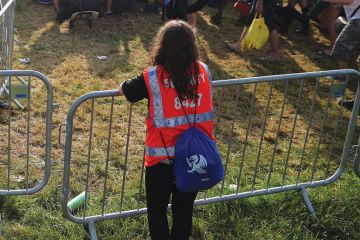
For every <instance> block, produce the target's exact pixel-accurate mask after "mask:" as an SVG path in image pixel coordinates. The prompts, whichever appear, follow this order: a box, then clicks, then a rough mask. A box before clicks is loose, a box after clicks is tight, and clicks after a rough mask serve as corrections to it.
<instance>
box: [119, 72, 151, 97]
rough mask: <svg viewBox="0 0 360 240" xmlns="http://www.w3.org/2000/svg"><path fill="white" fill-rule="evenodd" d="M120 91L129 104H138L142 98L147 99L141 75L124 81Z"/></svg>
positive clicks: (147, 95) (147, 94)
mask: <svg viewBox="0 0 360 240" xmlns="http://www.w3.org/2000/svg"><path fill="white" fill-rule="evenodd" d="M122 91H123V93H124V96H125V97H126V99H127V100H128V101H129V102H131V103H134V102H138V101H140V100H143V99H144V98H146V99H149V93H148V90H147V88H146V85H145V79H144V75H143V74H141V75H139V76H137V77H136V78H133V79H130V80H127V81H125V82H124V83H123V85H122Z"/></svg>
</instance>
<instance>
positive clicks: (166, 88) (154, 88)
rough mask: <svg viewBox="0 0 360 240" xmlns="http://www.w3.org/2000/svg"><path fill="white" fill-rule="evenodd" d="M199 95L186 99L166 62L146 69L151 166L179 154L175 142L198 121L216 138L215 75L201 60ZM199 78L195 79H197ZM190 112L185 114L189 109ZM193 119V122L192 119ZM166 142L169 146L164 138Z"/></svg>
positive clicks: (147, 161) (147, 162)
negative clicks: (178, 90) (176, 88)
mask: <svg viewBox="0 0 360 240" xmlns="http://www.w3.org/2000/svg"><path fill="white" fill-rule="evenodd" d="M198 67H199V77H198V81H199V84H198V91H197V94H198V96H199V97H198V98H197V99H196V100H189V99H188V100H183V101H182V103H181V102H180V99H179V97H178V95H177V93H176V90H175V88H174V86H173V84H172V82H171V81H170V80H169V79H168V77H169V74H168V73H167V72H166V71H165V69H164V68H163V67H162V66H155V67H150V68H148V69H145V70H144V79H145V84H146V87H147V90H148V93H149V111H148V114H147V117H146V126H147V131H146V141H145V166H147V167H150V166H153V165H155V164H157V163H159V162H160V161H162V160H165V159H168V158H169V157H168V154H169V156H170V158H174V156H175V144H176V140H177V139H178V137H179V135H180V134H181V133H182V132H183V131H185V130H186V129H188V128H189V127H190V125H189V122H190V123H191V124H193V123H194V120H195V119H194V118H195V106H196V127H198V128H199V129H200V130H202V131H203V132H205V133H206V134H208V136H210V137H212V138H213V139H215V138H214V136H213V133H212V131H213V128H214V112H213V107H214V106H213V100H212V85H211V81H212V79H211V75H210V72H209V69H208V67H207V66H206V65H205V64H204V63H202V62H199V64H198ZM194 81H195V80H194ZM184 110H185V112H186V114H185V112H184ZM188 120H189V122H188ZM161 134H162V137H163V139H164V142H165V146H166V150H167V152H166V150H165V147H164V143H163V140H162V139H161Z"/></svg>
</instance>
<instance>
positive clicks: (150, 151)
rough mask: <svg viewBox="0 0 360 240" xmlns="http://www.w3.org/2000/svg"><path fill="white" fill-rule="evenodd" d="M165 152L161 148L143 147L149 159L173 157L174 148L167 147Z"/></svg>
mask: <svg viewBox="0 0 360 240" xmlns="http://www.w3.org/2000/svg"><path fill="white" fill-rule="evenodd" d="M166 150H167V152H166ZM166 150H165V148H163V147H148V146H145V152H146V154H147V155H149V156H150V157H162V156H165V157H167V156H168V154H169V156H175V146H172V147H167V148H166Z"/></svg>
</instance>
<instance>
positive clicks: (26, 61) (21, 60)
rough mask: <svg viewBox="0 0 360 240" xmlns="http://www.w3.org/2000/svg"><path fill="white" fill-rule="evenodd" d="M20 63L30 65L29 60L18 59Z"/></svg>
mask: <svg viewBox="0 0 360 240" xmlns="http://www.w3.org/2000/svg"><path fill="white" fill-rule="evenodd" d="M19 61H20V63H22V64H28V63H30V58H19Z"/></svg>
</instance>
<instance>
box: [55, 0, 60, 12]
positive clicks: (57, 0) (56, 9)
mask: <svg viewBox="0 0 360 240" xmlns="http://www.w3.org/2000/svg"><path fill="white" fill-rule="evenodd" d="M59 4H60V0H54V9H55V12H56V13H58V12H59V9H60V5H59Z"/></svg>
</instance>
